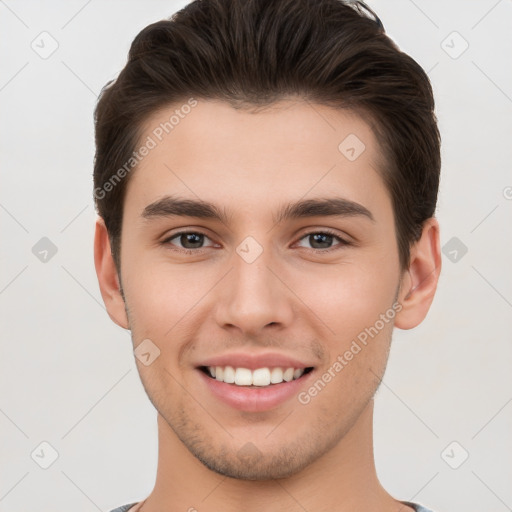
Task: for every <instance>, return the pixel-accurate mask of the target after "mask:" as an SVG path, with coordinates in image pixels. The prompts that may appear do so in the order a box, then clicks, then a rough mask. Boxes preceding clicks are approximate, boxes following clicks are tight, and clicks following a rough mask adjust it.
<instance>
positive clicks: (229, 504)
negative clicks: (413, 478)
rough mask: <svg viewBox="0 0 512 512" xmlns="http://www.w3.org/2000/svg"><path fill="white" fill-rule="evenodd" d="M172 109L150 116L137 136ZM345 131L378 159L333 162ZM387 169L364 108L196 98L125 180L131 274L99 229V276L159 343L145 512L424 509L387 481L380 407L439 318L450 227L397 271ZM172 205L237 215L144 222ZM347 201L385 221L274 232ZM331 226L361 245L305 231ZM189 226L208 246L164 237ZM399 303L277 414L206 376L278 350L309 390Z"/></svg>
mask: <svg viewBox="0 0 512 512" xmlns="http://www.w3.org/2000/svg"><path fill="white" fill-rule="evenodd" d="M176 107H177V106H176V105H173V106H172V107H169V108H168V109H164V110H162V111H160V112H159V113H156V114H154V115H153V116H152V117H151V118H150V119H149V120H148V122H147V123H146V124H145V133H144V135H143V137H141V140H145V139H146V137H147V136H148V135H151V133H152V130H153V129H154V128H155V127H156V126H158V124H159V123H160V122H162V121H165V120H167V119H169V116H170V115H171V114H172V112H173V111H174V110H175V109H176ZM178 107H179V106H178ZM349 134H356V135H357V137H358V138H359V139H360V140H361V141H363V142H364V144H365V146H366V148H365V150H364V151H363V153H362V154H361V155H360V156H359V157H358V158H357V159H356V160H355V161H349V160H348V159H347V158H346V157H345V156H344V155H343V154H342V153H341V152H340V151H339V150H338V145H339V144H340V142H342V141H343V140H344V139H345V137H347V136H348V135H349ZM381 165H383V161H382V155H381V149H380V147H379V144H378V142H377V140H376V138H375V136H374V134H373V132H372V130H371V128H370V126H369V125H368V124H366V123H365V121H363V119H362V118H361V117H359V116H358V115H356V114H355V113H351V112H349V111H339V110H334V109H332V108H330V107H326V106H320V105H314V104H310V103H308V102H305V101H303V100H300V99H287V100H283V101H280V102H279V103H276V104H274V105H272V107H271V108H266V109H264V110H258V111H257V112H250V111H248V110H236V109H234V108H232V107H231V106H229V105H228V104H227V103H224V102H220V101H206V100H200V101H199V102H198V105H197V106H196V107H195V108H193V109H192V111H191V113H190V114H189V115H187V116H186V117H185V118H184V119H182V120H180V123H179V125H177V126H176V127H175V128H174V130H173V131H172V133H170V134H169V135H168V136H166V137H165V138H164V139H163V140H162V142H160V143H159V144H158V145H157V147H156V148H154V149H152V150H151V151H150V152H149V154H148V155H147V156H146V157H145V158H144V159H143V160H142V162H141V163H140V164H139V167H138V168H137V169H136V171H133V174H132V175H131V177H130V181H129V183H128V187H127V191H126V196H125V203H124V216H123V229H122V241H121V271H120V274H121V275H120V276H119V275H118V273H117V271H116V267H115V265H114V262H113V259H112V255H111V251H110V244H109V239H108V235H107V231H106V228H105V225H104V223H103V221H102V219H101V218H99V219H98V221H97V224H96V237H95V264H96V271H97V275H98V280H99V285H100V289H101V294H102V297H103V300H104V302H105V305H106V307H107V310H108V313H109V315H110V317H111V318H112V320H113V321H114V322H115V323H117V324H118V325H120V326H121V327H123V328H124V329H130V330H131V334H132V339H133V346H134V348H136V347H137V346H138V345H139V344H140V343H141V342H142V341H143V340H145V339H150V340H151V341H152V343H154V344H155V345H156V346H157V347H158V348H159V350H160V355H159V357H157V358H156V359H155V360H154V362H152V363H151V364H150V365H149V366H145V365H144V364H142V363H141V362H140V361H139V360H138V359H136V363H137V368H138V371H139V374H140V377H141V381H142V383H143V385H144V388H145V390H146V392H147V394H148V397H149V398H150V400H151V402H152V403H153V405H154V406H155V408H156V409H157V411H158V435H159V456H158V470H157V478H156V483H155V487H154V489H153V491H152V493H151V494H150V496H149V497H148V499H147V500H146V501H145V503H144V505H143V507H142V512H157V511H159V510H167V511H178V510H179V511H185V510H189V509H191V507H194V508H195V509H196V510H198V511H199V512H209V511H217V510H222V511H223V512H231V511H233V512H234V511H240V510H244V511H248V512H252V511H261V510H265V511H285V512H287V511H290V512H291V511H302V510H304V509H305V510H308V511H310V512H313V511H315V512H320V511H333V510H337V511H346V512H348V511H351V512H353V511H363V510H364V511H366V510H381V511H387V512H391V511H395V512H398V511H399V510H400V511H403V512H404V511H406V510H412V508H410V507H408V506H406V505H404V504H402V503H400V502H399V501H398V500H396V499H394V498H393V497H392V496H391V495H389V494H388V493H387V492H386V491H385V489H384V488H383V487H382V486H381V484H380V482H379V480H378V478H377V474H376V470H375V463H374V453H373V433H372V423H373V406H374V402H373V397H374V394H375V392H376V390H377V388H378V386H379V382H380V379H381V378H382V376H383V375H384V371H385V368H386V364H387V360H388V354H389V349H390V343H391V336H392V330H393V328H394V327H398V328H400V329H411V328H413V327H415V326H417V325H418V324H419V323H421V321H422V320H423V319H424V318H425V316H426V314H427V312H428V310H429V308H430V305H431V302H432V300H433V297H434V294H435V290H436V286H437V282H438V278H439V272H440V269H441V256H440V244H439V225H438V222H437V220H436V219H435V218H432V219H429V220H428V221H427V222H426V223H425V225H424V229H423V233H422V236H421V238H420V240H419V241H418V242H417V243H415V244H414V245H413V246H412V247H411V265H410V267H409V269H407V270H406V271H405V272H401V271H400V268H399V259H398V247H397V241H396V234H395V228H394V220H393V209H392V204H391V199H390V197H389V195H388V192H387V190H386V188H385V186H384V183H383V181H382V179H381V177H380V175H379V173H378V169H379V168H380V167H379V166H381ZM171 194H172V195H179V196H180V197H183V198H189V199H198V198H199V199H201V200H205V201H210V202H212V203H215V204H216V205H218V206H219V208H225V209H226V211H227V212H229V213H231V214H232V215H231V216H230V217H229V222H228V223H222V222H219V221H217V220H213V219H202V218H201V219H198V218H193V217H177V216H174V217H158V218H144V217H143V216H142V212H143V211H144V208H146V207H147V206H148V205H149V204H151V203H153V202H155V201H157V200H159V199H161V198H162V197H163V196H165V195H171ZM334 196H337V197H339V196H342V197H343V198H346V199H349V200H351V201H355V202H357V203H359V204H361V205H363V206H364V207H365V208H367V209H368V210H370V212H371V213H372V215H373V217H374V219H375V221H374V222H372V221H371V220H370V219H368V218H366V217H364V216H346V217H330V216H315V217H310V218H299V219H290V220H285V221H283V222H281V223H278V224H276V223H275V222H274V219H273V215H275V214H276V212H277V211H278V209H279V208H280V207H281V206H282V205H284V204H287V203H291V202H294V201H297V200H300V199H311V198H329V197H334ZM327 228H328V229H330V230H333V231H334V232H335V233H336V235H337V236H339V237H341V238H342V239H344V240H346V241H351V242H352V243H351V244H349V245H342V244H341V242H340V241H339V240H338V239H336V238H335V237H333V238H327V239H326V240H325V241H324V242H323V243H319V242H315V238H314V237H312V236H307V235H310V234H312V233H313V234H314V233H322V229H327ZM182 230H185V231H187V232H192V233H194V232H196V233H197V232H199V233H203V234H205V235H206V237H205V238H201V239H200V241H199V244H198V243H197V242H195V243H193V244H190V243H189V244H188V245H187V239H185V240H183V237H181V238H180V237H175V238H172V240H169V238H170V237H171V236H172V235H173V234H175V233H177V232H179V231H182ZM247 236H251V237H253V238H254V239H255V240H256V241H257V242H258V243H259V244H260V246H261V247H262V248H263V252H262V253H261V255H260V256H259V257H258V258H257V259H256V260H255V261H254V262H252V263H250V264H249V263H247V262H246V261H245V260H244V259H243V258H241V257H240V256H239V254H238V253H237V252H236V249H237V247H238V246H239V245H240V244H241V242H242V241H243V240H244V239H245V238H246V237H247ZM201 240H202V241H203V245H202V246H201ZM184 244H185V245H184ZM184 247H186V248H191V247H192V249H191V250H193V251H196V253H193V254H185V253H183V252H180V250H181V251H183V248H184ZM194 247H199V248H198V249H195V248H194ZM201 247H202V248H201ZM330 247H332V248H334V250H332V251H331V252H328V253H327V252H325V251H326V250H327V249H328V248H330ZM315 249H316V251H315ZM322 251H324V252H322ZM120 284H122V291H123V292H124V293H121V291H120ZM125 301H126V302H125ZM395 301H398V303H399V304H400V306H401V309H400V311H399V312H398V313H396V316H395V317H394V320H391V321H390V322H389V323H386V324H385V326H384V328H382V329H381V330H380V331H379V333H378V335H376V336H375V337H374V338H373V339H371V340H370V341H369V342H368V344H367V346H365V347H364V348H363V349H362V350H361V351H360V352H359V353H358V354H357V356H355V357H354V358H353V359H352V360H351V361H350V362H349V363H348V364H347V365H346V367H344V369H343V370H342V371H341V372H339V373H338V374H336V377H335V378H333V379H332V380H331V381H330V382H329V383H328V384H327V385H326V386H325V387H324V388H323V389H322V390H321V392H319V393H318V394H317V395H316V396H315V397H314V398H312V399H311V401H310V402H309V403H308V404H301V403H300V402H299V401H298V400H297V397H295V396H294V397H293V398H292V399H290V400H287V401H286V402H284V403H283V404H281V405H279V406H278V407H276V408H273V409H271V410H267V411H263V412H250V411H240V410H237V409H234V408H232V407H230V406H228V405H226V404H225V403H223V402H221V401H219V400H218V399H217V398H216V397H215V396H213V395H212V394H211V393H210V392H209V391H208V390H207V389H206V387H205V385H204V382H203V381H202V379H201V378H200V377H199V375H198V370H197V369H196V365H197V364H198V362H200V361H201V360H204V359H206V358H208V357H212V356H215V355H217V354H220V353H225V352H229V351H230V350H245V351H247V352H251V353H259V352H263V351H277V352H279V353H282V354H286V355H289V356H292V357H297V358H299V359H301V360H304V361H308V362H311V363H312V365H313V366H314V367H315V369H314V372H316V377H315V378H314V379H313V381H314V380H316V378H318V377H319V376H321V375H322V374H323V373H324V372H326V371H327V370H328V369H329V368H330V367H332V365H333V362H334V361H335V360H336V358H337V356H338V355H340V354H343V353H344V352H345V351H346V350H347V349H349V347H350V345H351V343H352V341H353V340H354V339H356V337H357V335H358V334H359V333H360V332H362V331H364V329H365V328H366V327H369V326H372V325H374V324H375V322H376V320H378V319H379V315H381V314H383V313H385V312H386V311H388V310H390V309H392V306H393V304H394V303H395ZM308 382H310V383H311V382H312V380H309V381H308ZM310 385H311V384H308V385H307V386H303V388H301V391H304V390H306V391H307V389H308V388H309V386H310ZM248 443H252V445H250V444H248ZM248 446H250V447H251V449H250V450H247V447H248ZM243 447H246V450H245V452H247V453H245V458H244V459H243V460H242V457H240V456H239V455H240V453H241V452H239V450H241V449H242V448H243Z"/></svg>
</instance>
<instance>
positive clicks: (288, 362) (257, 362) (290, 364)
mask: <svg viewBox="0 0 512 512" xmlns="http://www.w3.org/2000/svg"><path fill="white" fill-rule="evenodd" d="M197 366H198V367H201V366H232V367H233V368H248V369H250V370H256V369H257V368H266V367H281V368H310V367H312V366H313V365H312V364H308V363H305V362H303V361H300V360H299V359H296V358H294V357H291V356H288V355H285V354H279V353H277V352H264V353H260V354H249V353H247V352H231V353H227V354H222V355H218V356H214V357H211V358H209V359H206V360H204V361H203V362H201V363H200V364H199V365H197Z"/></svg>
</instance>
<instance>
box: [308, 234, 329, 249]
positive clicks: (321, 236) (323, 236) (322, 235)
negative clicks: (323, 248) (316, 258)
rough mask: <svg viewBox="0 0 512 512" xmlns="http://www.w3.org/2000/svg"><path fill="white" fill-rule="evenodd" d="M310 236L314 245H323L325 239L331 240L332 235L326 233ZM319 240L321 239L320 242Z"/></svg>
mask: <svg viewBox="0 0 512 512" xmlns="http://www.w3.org/2000/svg"><path fill="white" fill-rule="evenodd" d="M312 236H313V239H314V243H317V242H319V243H324V244H325V243H326V241H325V238H328V239H329V238H332V235H328V234H326V233H316V234H314V235H312ZM319 238H321V240H318V239H319ZM314 243H313V246H314Z"/></svg>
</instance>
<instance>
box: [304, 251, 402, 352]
mask: <svg viewBox="0 0 512 512" xmlns="http://www.w3.org/2000/svg"><path fill="white" fill-rule="evenodd" d="M396 287H397V276H394V275H393V273H392V272H390V271H389V267H386V266H384V265H383V266H382V267H380V266H379V265H377V264H375V263H367V264H366V263H365V264H363V263H362V262H359V263H355V262H348V261H347V262H343V263H342V264H340V265H337V266H334V265H333V266H329V267H327V268H326V269H322V270H321V271H320V272H316V273H311V274H310V275H309V276H308V277H307V278H304V277H302V278H301V280H300V283H299V281H297V287H296V288H295V290H296V293H297V295H298V296H299V297H301V298H303V300H304V302H305V303H306V304H307V305H308V306H309V307H310V308H311V310H312V311H313V312H314V313H315V314H316V315H317V316H318V318H320V319H321V320H322V321H323V322H324V323H325V325H326V327H327V329H328V332H329V333H330V335H329V337H331V338H334V339H336V340H337V341H338V342H342V343H345V342H347V341H350V340H351V339H352V338H354V337H356V336H357V335H358V334H359V333H360V332H361V331H363V330H364V329H365V328H367V327H370V326H373V325H374V324H375V322H376V321H378V320H379V318H380V315H381V314H385V313H386V311H387V310H388V309H389V308H390V307H391V306H392V303H393V299H394V294H395V291H396ZM379 325H380V324H379Z"/></svg>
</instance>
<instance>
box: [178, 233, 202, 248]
mask: <svg viewBox="0 0 512 512" xmlns="http://www.w3.org/2000/svg"><path fill="white" fill-rule="evenodd" d="M202 236H203V235H200V234H198V233H187V234H185V235H181V243H182V245H183V247H185V248H187V249H190V248H191V247H187V244H189V243H191V244H192V245H193V247H192V248H196V246H197V245H199V246H200V245H201V243H202V238H201V237H202ZM194 239H195V240H194ZM194 244H195V245H194Z"/></svg>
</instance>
